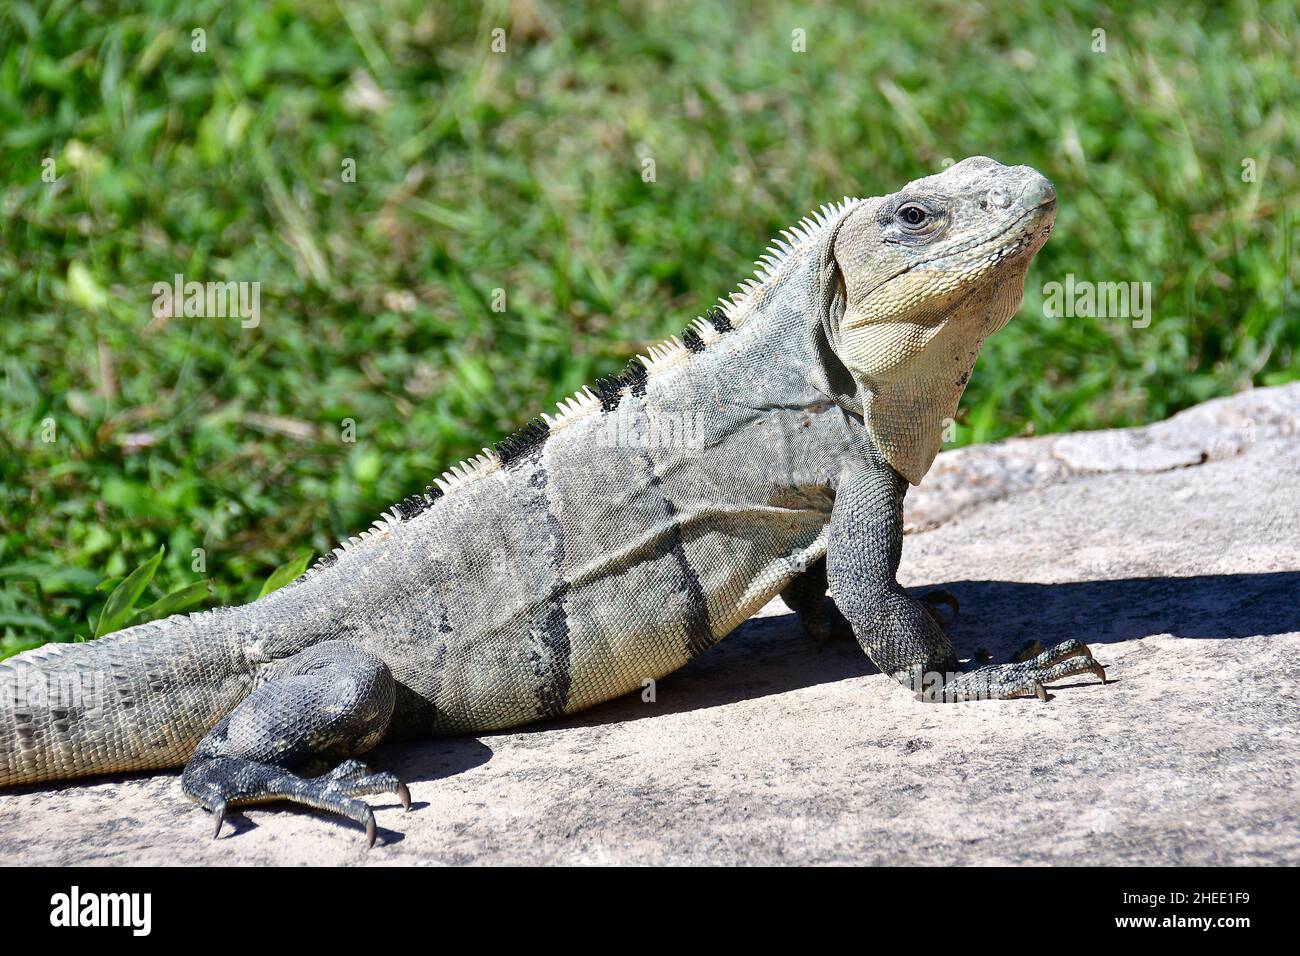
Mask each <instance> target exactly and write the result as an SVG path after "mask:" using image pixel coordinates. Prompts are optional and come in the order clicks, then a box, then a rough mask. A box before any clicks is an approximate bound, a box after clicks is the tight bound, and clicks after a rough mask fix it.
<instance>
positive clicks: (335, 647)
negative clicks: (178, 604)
mask: <svg viewBox="0 0 1300 956" xmlns="http://www.w3.org/2000/svg"><path fill="white" fill-rule="evenodd" d="M274 666H275V667H276V668H277V671H276V673H275V674H274V676H273V677H271V678H270V679H268V680H267V681H266V682H265V683H263V684H261V685H260V686H258V687H257V688H256V689H254V691H253V692H252V693H251V694H250V695H249V696H248V698H247V699H245V700H244V702H243V703H241V704H240V705H239V706H238V707H236V708H235V709H234V710H232V711H231V712H230V713H229V714H227V715H226V716H225V717H224V718H223V719H222V720H221V722H220V723H218V724H217V726H215V727H214V728H212V730H211V731H210V732H209V733H208V735H207V736H206V737H204V738H203V740H202V741H201V742H200V743H199V746H198V749H197V750H196V751H195V753H194V756H193V757H192V758H191V759H190V762H189V763H188V764H187V765H186V767H185V772H184V773H183V774H182V775H181V786H182V789H183V790H184V791H185V794H186V796H188V797H190V799H192V800H194V801H195V802H196V803H198V804H200V805H201V806H203V807H205V808H207V809H208V810H209V811H211V812H212V814H213V816H214V817H215V820H216V822H215V826H214V828H213V834H212V835H213V837H214V838H215V837H216V836H217V835H218V834H219V833H220V832H221V824H222V821H223V820H224V819H225V815H226V811H227V810H228V809H230V808H232V807H238V806H247V805H249V804H255V803H266V802H269V801H272V800H289V801H292V802H295V803H301V804H305V805H307V806H312V807H316V808H318V809H320V810H327V811H329V812H331V813H337V814H340V815H342V816H345V817H347V818H348V819H350V820H354V821H356V822H357V823H358V824H360V825H361V826H363V827H365V829H366V840H367V842H368V844H369V845H370V846H374V843H375V832H376V831H375V815H374V813H373V812H372V811H371V809H370V807H369V806H368V805H367V804H366V803H365V802H364V801H362V800H358V799H357V798H358V797H362V796H366V795H368V794H375V793H394V794H396V795H397V797H398V799H400V800H401V802H402V806H403V807H405V808H406V809H408V810H409V809H410V806H411V796H410V793H409V792H408V791H407V789H406V786H405V784H403V783H402V782H401V781H400V780H398V779H397V777H395V776H393V775H392V774H391V773H371V772H370V770H369V769H368V768H367V767H366V765H365V764H363V763H362V762H361V761H359V760H354V759H345V758H350V757H352V756H353V755H354V754H359V753H365V752H366V751H367V750H369V749H370V748H371V747H373V746H374V745H375V744H377V743H378V742H379V740H380V739H381V738H382V737H383V735H384V734H385V733H386V732H387V730H388V723H389V720H390V719H391V718H392V713H393V702H394V698H395V693H396V692H395V687H394V684H393V678H392V675H391V674H390V673H389V670H388V667H387V665H386V664H384V662H383V661H382V660H380V659H379V658H378V657H376V656H375V655H373V654H370V653H369V652H367V651H364V650H362V649H361V648H359V647H356V646H355V645H352V644H348V643H347V642H344V641H326V642H323V643H321V644H316V645H314V646H313V647H311V648H309V649H308V650H306V651H303V652H302V653H300V654H296V655H294V656H293V657H291V658H288V659H287V660H285V661H282V662H278V663H277V664H276V665H274ZM337 760H341V761H342V762H341V763H339V764H338V765H337V766H336V767H334V769H333V770H330V771H329V772H328V773H325V774H323V775H322V776H318V777H311V776H305V775H304V770H305V769H306V768H308V767H313V766H320V765H321V764H322V763H324V764H325V765H327V766H328V764H330V763H333V762H334V761H337Z"/></svg>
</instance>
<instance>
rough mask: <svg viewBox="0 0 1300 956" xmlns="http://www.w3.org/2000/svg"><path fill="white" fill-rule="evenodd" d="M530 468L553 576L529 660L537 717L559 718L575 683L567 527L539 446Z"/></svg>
mask: <svg viewBox="0 0 1300 956" xmlns="http://www.w3.org/2000/svg"><path fill="white" fill-rule="evenodd" d="M527 467H529V468H530V469H531V471H532V473H531V474H530V475H529V477H528V487H529V490H530V492H531V495H530V498H529V503H528V507H529V508H530V509H536V512H537V517H538V518H539V519H540V521H538V522H537V523H536V524H537V525H540V526H541V527H543V528H544V529H545V532H544V533H545V538H544V540H542V541H541V542H539V547H538V554H539V555H540V556H541V557H542V560H543V562H544V563H545V565H546V566H547V567H548V568H549V569H550V570H551V573H552V575H553V581H552V584H551V587H549V588H548V589H547V598H546V601H545V603H544V604H543V606H542V607H541V608H540V609H539V611H538V612H537V614H536V617H535V619H534V621H533V622H532V628H531V630H532V635H533V646H532V648H531V654H530V663H531V664H532V667H533V674H534V676H535V677H536V679H537V689H536V695H537V716H538V717H558V716H560V715H561V714H563V713H564V709H565V707H566V706H568V703H569V686H570V684H571V683H572V672H571V670H570V662H569V657H570V652H571V648H570V643H569V641H570V634H569V616H568V612H567V611H566V610H565V606H564V604H565V597H566V596H567V594H568V590H569V585H568V582H567V581H565V580H564V528H563V526H562V525H561V524H560V519H559V518H557V517H556V516H555V512H554V511H553V510H552V508H551V504H550V501H549V500H548V499H547V493H546V486H547V474H546V467H545V466H544V465H543V464H542V455H541V449H540V447H539V448H537V449H535V450H534V451H533V453H532V454H530V455H528V458H527ZM535 526H536V525H535Z"/></svg>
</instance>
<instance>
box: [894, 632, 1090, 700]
mask: <svg viewBox="0 0 1300 956" xmlns="http://www.w3.org/2000/svg"><path fill="white" fill-rule="evenodd" d="M1078 674H1092V675H1093V676H1094V677H1099V678H1101V682H1102V683H1103V684H1104V683H1106V670H1105V668H1103V667H1102V666H1101V665H1100V664H1099V663H1097V661H1095V660H1094V659H1093V657H1092V651H1090V650H1089V649H1088V646H1087V645H1086V644H1084V643H1083V642H1081V641H1075V640H1070V641H1065V642H1063V643H1061V644H1058V645H1056V646H1055V647H1053V648H1052V649H1051V650H1049V651H1043V652H1042V653H1040V654H1038V655H1037V656H1036V657H1034V658H1032V659H1030V660H1026V661H1019V662H1013V663H1010V664H986V665H984V666H981V667H976V668H974V669H973V670H968V671H965V672H964V673H958V674H955V675H942V674H937V673H927V674H923V675H921V681H920V686H919V687H918V688H917V691H918V693H917V697H918V698H919V699H921V700H934V701H939V700H941V701H963V700H1008V699H1013V698H1017V697H1037V698H1038V699H1039V700H1044V701H1045V700H1047V691H1046V689H1045V686H1046V685H1047V684H1054V683H1057V682H1058V681H1062V680H1065V679H1066V678H1067V677H1074V676H1075V675H1078ZM945 677H946V678H947V679H944V678H945Z"/></svg>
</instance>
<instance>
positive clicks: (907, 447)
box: [823, 156, 1056, 484]
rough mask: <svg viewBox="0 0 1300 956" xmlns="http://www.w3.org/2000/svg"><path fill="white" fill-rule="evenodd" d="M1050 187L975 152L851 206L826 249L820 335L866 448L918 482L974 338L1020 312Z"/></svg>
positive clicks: (1048, 225) (1050, 210) (1024, 170)
mask: <svg viewBox="0 0 1300 956" xmlns="http://www.w3.org/2000/svg"><path fill="white" fill-rule="evenodd" d="M1055 218H1056V191H1055V190H1054V189H1053V188H1052V184H1051V183H1050V182H1048V181H1047V179H1045V178H1044V177H1043V176H1042V175H1041V174H1040V173H1038V172H1037V171H1035V170H1033V169H1031V168H1029V167H1028V166H1003V165H1002V164H1001V163H998V162H996V161H994V160H992V159H989V158H987V157H985V156H975V157H972V158H970V159H967V160H963V161H962V162H960V163H957V164H956V165H954V166H951V167H949V168H948V169H946V170H944V171H943V172H942V173H939V174H938V175H935V176H927V177H925V178H924V179H918V180H916V181H915V182H911V183H908V184H907V185H906V186H904V187H903V188H902V189H900V190H899V191H898V192H896V193H893V194H891V195H888V196H881V197H878V198H875V199H868V200H864V201H862V202H860V203H857V204H855V205H854V206H853V207H851V208H850V209H849V211H848V212H846V213H845V215H844V216H843V218H842V219H841V220H840V222H839V223H838V224H837V225H836V227H835V231H834V235H833V237H832V239H831V241H830V243H829V246H828V248H827V250H826V255H827V257H828V261H827V262H826V264H825V268H824V271H823V275H824V276H825V277H826V284H827V290H828V292H827V301H828V302H829V307H828V315H827V317H826V319H825V322H826V330H827V334H828V337H829V339H830V342H831V345H832V347H833V348H834V350H835V353H836V356H837V357H838V358H839V360H840V362H842V363H843V365H844V366H845V367H846V368H847V369H848V370H849V372H850V374H851V375H852V378H853V380H854V382H855V384H856V386H857V388H858V392H859V398H860V402H861V406H862V409H861V410H862V413H863V418H864V421H865V422H866V425H867V429H868V431H869V432H870V433H871V436H872V438H873V439H874V441H875V443H876V446H877V447H878V448H879V449H880V451H881V453H882V454H883V455H884V456H885V458H886V460H888V461H889V463H890V465H892V466H893V467H894V468H895V469H896V470H897V471H898V472H899V473H900V474H902V475H903V476H904V477H905V478H907V480H908V481H910V482H912V483H913V484H916V483H917V482H919V481H920V480H921V478H922V477H923V476H924V475H925V473H926V471H928V470H929V468H930V464H931V462H933V461H934V456H935V455H936V454H937V453H938V450H939V445H940V443H941V440H942V431H943V427H944V423H945V420H949V419H951V417H952V416H953V415H954V414H955V413H956V410H957V402H958V400H959V399H960V398H961V394H962V391H963V390H964V389H965V387H966V381H967V379H968V378H969V377H970V372H971V367H972V366H973V365H974V364H975V359H976V357H977V356H978V355H979V350H980V346H981V345H982V344H983V342H984V339H985V338H986V337H987V336H988V335H990V334H992V333H993V332H996V331H997V330H998V329H1000V328H1001V327H1002V326H1003V325H1005V324H1006V323H1007V322H1008V321H1009V320H1010V318H1011V316H1012V315H1014V314H1015V312H1016V309H1018V308H1019V307H1020V298H1021V295H1022V293H1023V292H1024V283H1025V272H1026V270H1027V269H1028V268H1029V261H1030V260H1031V259H1032V258H1033V257H1034V254H1035V253H1036V252H1037V251H1038V250H1039V249H1040V248H1042V245H1043V243H1044V242H1046V241H1047V236H1048V234H1049V233H1050V232H1051V231H1052V222H1053V220H1054V219H1055Z"/></svg>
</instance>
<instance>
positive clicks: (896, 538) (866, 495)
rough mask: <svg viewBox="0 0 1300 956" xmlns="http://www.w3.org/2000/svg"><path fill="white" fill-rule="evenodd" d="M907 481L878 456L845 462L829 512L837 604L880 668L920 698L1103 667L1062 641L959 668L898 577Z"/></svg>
mask: <svg viewBox="0 0 1300 956" xmlns="http://www.w3.org/2000/svg"><path fill="white" fill-rule="evenodd" d="M906 493H907V481H906V480H905V479H903V478H902V477H901V476H899V475H898V474H897V473H896V472H894V470H893V469H892V468H890V467H889V466H888V465H886V464H884V463H870V464H856V465H846V466H845V469H844V471H843V473H842V474H841V475H840V483H839V487H838V489H837V491H836V496H835V507H834V509H833V511H832V512H831V524H830V538H829V541H828V542H827V552H826V567H827V575H828V578H829V581H830V589H831V593H832V594H833V595H834V598H835V603H836V606H837V607H838V608H839V609H840V611H841V612H842V613H843V614H844V616H845V617H846V618H847V619H848V621H849V623H850V624H851V625H852V626H853V633H854V636H855V637H856V638H857V640H858V643H859V644H860V645H861V646H862V649H863V650H864V651H866V653H867V656H868V657H870V658H871V661H872V663H874V664H875V665H876V666H877V667H879V668H880V670H881V671H882V672H884V673H886V674H888V675H890V676H891V677H893V678H894V679H895V680H897V681H898V682H899V683H901V684H903V685H904V686H908V687H911V688H912V689H913V690H914V691H916V693H917V695H918V696H919V697H920V698H921V699H923V700H944V701H953V700H980V699H989V698H1012V697H1031V696H1037V697H1038V698H1039V699H1040V700H1046V699H1047V692H1046V691H1045V690H1044V689H1043V686H1044V685H1045V684H1049V683H1053V682H1055V681H1059V680H1062V679H1064V678H1066V677H1071V676H1073V675H1076V674H1093V675H1095V676H1097V677H1100V678H1101V679H1102V681H1103V682H1104V681H1105V679H1106V673H1105V671H1104V670H1103V669H1102V667H1101V665H1100V664H1098V663H1097V662H1096V661H1094V660H1093V659H1092V653H1091V652H1090V651H1089V650H1088V648H1087V646H1086V645H1084V644H1082V643H1080V642H1079V641H1066V642H1065V643H1063V644H1059V645H1057V646H1056V647H1054V648H1052V649H1051V650H1049V651H1044V652H1043V653H1042V654H1039V655H1038V656H1037V657H1035V658H1033V659H1032V660H1029V661H1024V662H1020V663H1011V664H990V665H985V666H982V667H973V668H971V669H969V670H963V669H962V667H961V665H960V664H959V663H958V661H957V655H956V652H955V651H954V650H953V647H952V644H951V643H950V642H949V641H948V638H947V637H946V636H945V635H944V633H943V629H942V628H941V627H940V626H939V624H938V623H937V622H936V621H935V619H934V617H933V615H931V614H930V613H929V611H928V610H927V609H926V606H925V605H924V604H922V603H921V602H920V601H917V600H916V599H915V598H913V597H912V596H911V595H909V594H908V593H907V592H906V591H904V590H903V588H902V587H900V586H899V584H898V581H897V577H896V576H897V574H898V564H899V560H900V558H901V557H902V550H903V497H904V495H906Z"/></svg>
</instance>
